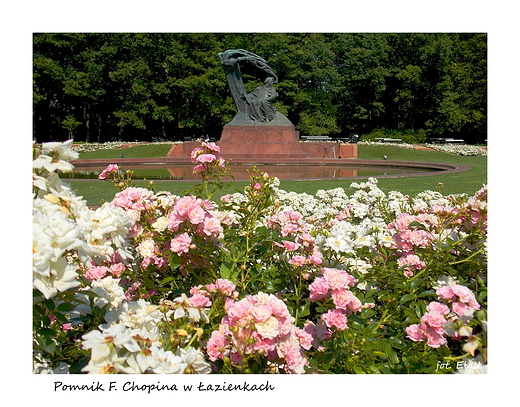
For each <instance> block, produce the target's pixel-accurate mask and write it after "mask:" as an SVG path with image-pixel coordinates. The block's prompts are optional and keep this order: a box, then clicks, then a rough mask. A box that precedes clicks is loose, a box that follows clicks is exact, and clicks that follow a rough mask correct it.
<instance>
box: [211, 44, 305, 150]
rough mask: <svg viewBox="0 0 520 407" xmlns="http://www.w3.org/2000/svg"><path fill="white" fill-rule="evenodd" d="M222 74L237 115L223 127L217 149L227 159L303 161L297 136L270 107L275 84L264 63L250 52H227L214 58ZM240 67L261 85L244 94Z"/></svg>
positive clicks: (275, 79)
mask: <svg viewBox="0 0 520 407" xmlns="http://www.w3.org/2000/svg"><path fill="white" fill-rule="evenodd" d="M218 56H219V58H220V62H221V63H222V66H223V68H224V72H225V73H226V78H227V82H228V85H229V90H230V92H231V97H232V98H233V100H234V102H235V105H236V107H237V110H238V112H237V114H236V116H235V117H234V118H233V120H231V121H230V122H229V123H227V124H226V125H225V126H224V129H223V131H222V137H221V139H220V142H219V146H220V147H221V148H222V150H223V151H225V152H226V154H227V155H228V156H233V155H240V156H241V157H244V156H248V157H249V156H251V157H269V158H274V157H293V158H305V157H306V156H307V155H306V154H305V152H304V151H303V150H302V149H301V148H300V143H299V134H298V132H297V131H296V130H295V128H294V126H293V124H292V123H291V122H290V120H289V119H288V118H287V117H285V115H283V114H282V113H280V112H278V111H277V110H276V109H275V107H274V106H273V103H272V102H273V101H274V99H275V98H276V96H277V92H276V90H275V88H274V84H275V83H277V82H278V77H277V76H276V74H275V72H274V71H273V69H272V68H271V67H270V66H269V65H268V64H267V62H266V61H265V60H264V59H263V58H261V57H259V56H258V55H256V54H253V53H252V52H249V51H246V50H243V49H231V50H228V51H226V52H221V53H219V54H218ZM241 64H249V65H251V66H252V68H253V69H254V70H255V72H257V73H258V76H259V79H261V80H262V81H263V82H264V85H262V86H259V87H257V88H256V89H255V90H253V91H252V92H251V93H247V92H246V90H245V88H244V83H243V81H242V72H241V71H240V65H241Z"/></svg>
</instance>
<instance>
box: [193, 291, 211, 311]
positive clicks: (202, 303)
mask: <svg viewBox="0 0 520 407" xmlns="http://www.w3.org/2000/svg"><path fill="white" fill-rule="evenodd" d="M190 304H191V305H192V306H193V307H195V308H204V307H211V301H210V299H209V298H208V297H206V296H205V295H202V294H193V295H192V296H191V297H190Z"/></svg>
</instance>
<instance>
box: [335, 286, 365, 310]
mask: <svg viewBox="0 0 520 407" xmlns="http://www.w3.org/2000/svg"><path fill="white" fill-rule="evenodd" d="M332 302H333V303H334V305H335V306H336V308H339V309H342V310H345V311H347V310H350V311H352V312H358V311H361V309H362V308H363V304H362V303H361V301H359V299H358V298H356V296H355V295H354V294H352V292H350V291H348V290H333V291H332Z"/></svg>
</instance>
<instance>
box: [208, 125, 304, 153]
mask: <svg viewBox="0 0 520 407" xmlns="http://www.w3.org/2000/svg"><path fill="white" fill-rule="evenodd" d="M299 138H300V137H299V134H298V132H297V131H296V130H295V129H294V127H292V126H224V130H223V131H222V137H221V138H220V141H219V142H218V143H217V144H218V145H219V147H220V149H221V151H222V154H223V155H224V156H225V157H229V158H241V159H251V160H254V159H256V158H271V159H277V158H281V159H283V158H305V157H307V154H306V153H305V151H303V150H302V149H301V147H300V142H299Z"/></svg>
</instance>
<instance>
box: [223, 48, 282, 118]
mask: <svg viewBox="0 0 520 407" xmlns="http://www.w3.org/2000/svg"><path fill="white" fill-rule="evenodd" d="M218 56H219V58H220V62H221V63H222V65H223V67H224V71H225V73H226V77H227V81H228V84H229V89H230V91H231V96H232V97H233V100H234V101H235V105H236V106H237V109H238V114H237V117H236V118H235V119H236V120H235V119H234V121H237V122H240V123H244V124H246V123H249V122H253V123H258V122H259V123H266V122H270V121H272V120H273V119H274V118H275V117H276V114H277V111H276V109H275V108H274V106H273V104H272V101H273V100H274V99H275V98H276V96H277V93H276V90H275V89H274V86H273V85H274V84H275V83H277V82H278V77H277V76H276V74H275V73H274V71H273V70H272V69H271V67H270V66H269V65H268V64H267V62H266V61H265V60H264V59H263V58H260V57H259V56H258V55H256V54H253V53H252V52H249V51H246V50H243V49H231V50H228V51H225V52H220V53H219V54H218ZM242 61H247V62H249V63H250V64H252V65H253V66H255V67H256V68H259V69H260V70H261V71H262V72H264V73H265V74H266V75H267V78H266V79H265V82H264V85H262V86H259V87H257V88H256V89H255V90H253V91H252V92H251V93H247V92H246V90H245V88H244V83H243V81H242V73H241V72H240V65H239V62H242Z"/></svg>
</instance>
